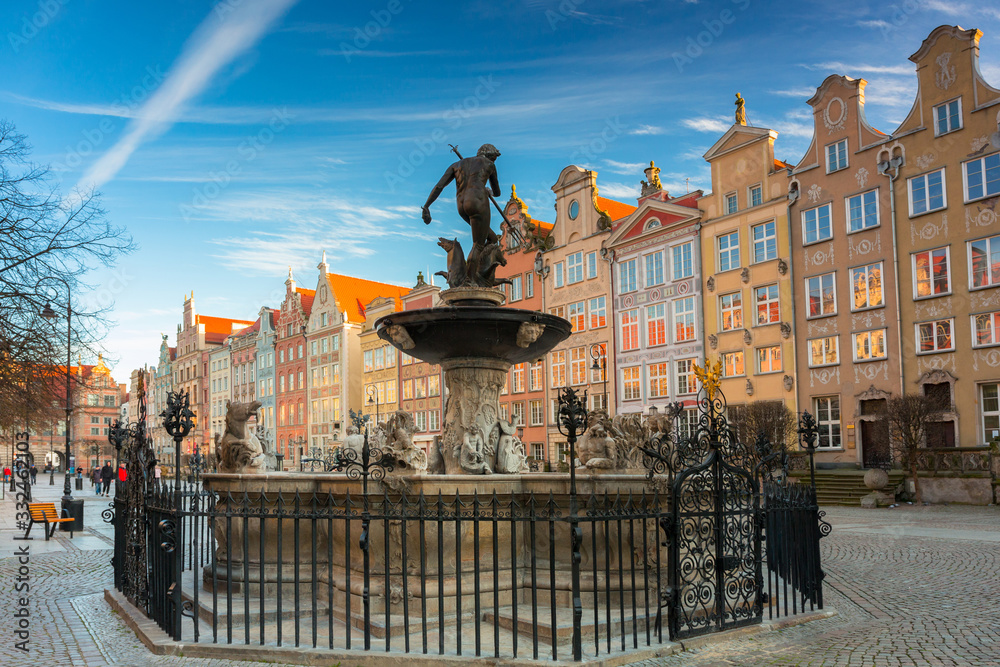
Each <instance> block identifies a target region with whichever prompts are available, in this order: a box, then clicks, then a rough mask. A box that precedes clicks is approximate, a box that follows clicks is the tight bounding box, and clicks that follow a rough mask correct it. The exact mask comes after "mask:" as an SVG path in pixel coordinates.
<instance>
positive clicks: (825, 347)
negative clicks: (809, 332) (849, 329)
mask: <svg viewBox="0 0 1000 667" xmlns="http://www.w3.org/2000/svg"><path fill="white" fill-rule="evenodd" d="M837 363H840V339H839V338H838V337H837V336H827V337H825V338H813V339H812V340H810V341H809V367H810V368H816V367H817V366H831V365H833V364H837Z"/></svg>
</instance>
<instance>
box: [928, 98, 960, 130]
mask: <svg viewBox="0 0 1000 667" xmlns="http://www.w3.org/2000/svg"><path fill="white" fill-rule="evenodd" d="M960 129H962V98H961V97H960V98H958V99H957V100H952V101H951V102H945V103H944V104H939V105H938V106H936V107H934V134H935V135H937V136H941V135H942V134H948V133H949V132H954V131H955V130H960Z"/></svg>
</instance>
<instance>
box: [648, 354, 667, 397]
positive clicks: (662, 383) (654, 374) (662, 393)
mask: <svg viewBox="0 0 1000 667" xmlns="http://www.w3.org/2000/svg"><path fill="white" fill-rule="evenodd" d="M669 369H670V364H669V363H668V362H666V361H664V362H661V363H659V364H650V365H649V366H648V367H647V368H646V374H647V375H648V376H649V397H650V398H667V397H668V396H670V380H669V379H668V377H669V375H670V370H669Z"/></svg>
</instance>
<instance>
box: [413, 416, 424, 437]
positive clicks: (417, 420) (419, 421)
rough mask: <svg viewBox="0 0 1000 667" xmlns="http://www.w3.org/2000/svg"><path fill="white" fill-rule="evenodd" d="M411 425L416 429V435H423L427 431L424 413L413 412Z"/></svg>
mask: <svg viewBox="0 0 1000 667" xmlns="http://www.w3.org/2000/svg"><path fill="white" fill-rule="evenodd" d="M413 425H414V427H415V428H416V431H417V433H423V432H424V431H426V430H427V413H426V412H414V413H413Z"/></svg>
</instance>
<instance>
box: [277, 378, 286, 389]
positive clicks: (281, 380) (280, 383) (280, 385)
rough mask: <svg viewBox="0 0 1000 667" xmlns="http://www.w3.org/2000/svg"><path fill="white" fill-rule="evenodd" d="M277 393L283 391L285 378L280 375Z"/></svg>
mask: <svg viewBox="0 0 1000 667" xmlns="http://www.w3.org/2000/svg"><path fill="white" fill-rule="evenodd" d="M278 391H279V392H282V393H284V391H285V376H284V375H281V376H279V377H278Z"/></svg>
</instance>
